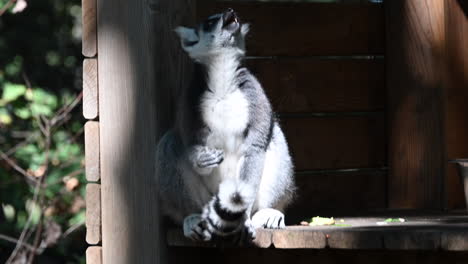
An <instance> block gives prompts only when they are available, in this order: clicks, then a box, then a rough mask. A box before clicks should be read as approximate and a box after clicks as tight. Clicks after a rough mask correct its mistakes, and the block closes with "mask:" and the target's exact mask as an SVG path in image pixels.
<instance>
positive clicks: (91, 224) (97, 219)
mask: <svg viewBox="0 0 468 264" xmlns="http://www.w3.org/2000/svg"><path fill="white" fill-rule="evenodd" d="M86 242H87V243H88V244H91V245H96V244H99V242H101V185H99V184H95V183H89V184H88V185H86Z"/></svg>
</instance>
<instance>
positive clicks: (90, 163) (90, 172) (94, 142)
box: [85, 121, 101, 182]
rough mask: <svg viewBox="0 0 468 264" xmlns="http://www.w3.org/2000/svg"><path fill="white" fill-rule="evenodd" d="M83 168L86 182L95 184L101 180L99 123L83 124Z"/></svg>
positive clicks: (89, 122)
mask: <svg viewBox="0 0 468 264" xmlns="http://www.w3.org/2000/svg"><path fill="white" fill-rule="evenodd" d="M85 168H86V180H88V181H91V182H97V181H99V179H100V178H101V170H100V168H101V166H100V144H99V122H96V121H88V122H86V124H85Z"/></svg>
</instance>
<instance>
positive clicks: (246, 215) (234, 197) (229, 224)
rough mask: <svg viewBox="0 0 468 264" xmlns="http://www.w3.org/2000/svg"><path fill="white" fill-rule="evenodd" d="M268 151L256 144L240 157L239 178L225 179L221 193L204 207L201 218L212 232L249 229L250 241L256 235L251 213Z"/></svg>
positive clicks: (230, 233) (224, 232) (229, 233)
mask: <svg viewBox="0 0 468 264" xmlns="http://www.w3.org/2000/svg"><path fill="white" fill-rule="evenodd" d="M264 160H265V151H264V149H262V148H259V147H256V146H253V147H251V149H250V150H249V151H248V152H247V153H246V154H245V155H244V156H243V157H242V158H241V159H240V161H239V164H238V175H237V176H238V177H233V178H228V179H226V180H224V181H223V182H222V183H221V184H220V187H219V191H218V194H217V195H215V196H214V197H213V199H212V200H211V201H210V202H209V203H208V204H207V205H206V206H205V208H204V210H203V214H202V218H203V219H204V220H205V221H206V222H207V228H208V230H209V232H211V233H214V234H217V235H220V236H227V235H232V234H234V233H239V231H241V230H242V231H246V234H247V235H248V236H249V237H248V239H247V240H252V239H254V238H255V229H254V227H253V225H252V223H251V219H250V212H251V210H252V208H253V205H254V202H255V199H256V196H257V192H258V187H259V184H260V180H261V175H262V171H263V165H264Z"/></svg>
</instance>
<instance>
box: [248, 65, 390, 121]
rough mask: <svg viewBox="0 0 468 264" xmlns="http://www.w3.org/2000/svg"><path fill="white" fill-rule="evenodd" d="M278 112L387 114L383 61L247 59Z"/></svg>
mask: <svg viewBox="0 0 468 264" xmlns="http://www.w3.org/2000/svg"><path fill="white" fill-rule="evenodd" d="M246 64H247V67H248V68H249V69H250V70H251V71H252V72H253V73H254V74H255V75H256V76H257V77H258V79H259V80H260V82H261V83H262V85H263V87H264V89H265V91H266V93H267V95H268V97H269V98H270V101H271V102H272V104H273V109H274V110H275V111H276V112H286V113H290V112H293V113H295V112H345V111H355V112H359V111H383V110H384V109H385V82H384V61H383V60H380V59H372V60H368V59H343V58H342V59H317V58H277V59H250V60H246Z"/></svg>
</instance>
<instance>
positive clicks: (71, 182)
mask: <svg viewBox="0 0 468 264" xmlns="http://www.w3.org/2000/svg"><path fill="white" fill-rule="evenodd" d="M78 185H80V181H78V179H77V178H75V177H71V178H69V179H67V180H66V181H65V189H67V191H69V192H71V191H73V190H74V189H75V188H76V187H78Z"/></svg>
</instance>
